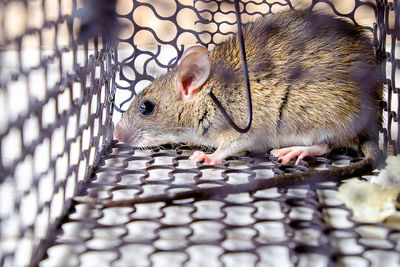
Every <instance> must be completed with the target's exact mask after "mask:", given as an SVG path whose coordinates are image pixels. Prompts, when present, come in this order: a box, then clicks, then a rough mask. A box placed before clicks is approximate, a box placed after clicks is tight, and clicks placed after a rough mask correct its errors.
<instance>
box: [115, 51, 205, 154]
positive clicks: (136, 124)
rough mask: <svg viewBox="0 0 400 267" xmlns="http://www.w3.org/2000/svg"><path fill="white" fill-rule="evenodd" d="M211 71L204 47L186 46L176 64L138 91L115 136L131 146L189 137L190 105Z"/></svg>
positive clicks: (191, 111) (191, 109)
mask: <svg viewBox="0 0 400 267" xmlns="http://www.w3.org/2000/svg"><path fill="white" fill-rule="evenodd" d="M209 74H210V62H209V59H208V56H207V50H206V49H205V48H204V47H200V46H194V47H191V48H189V49H187V50H186V51H185V52H184V54H183V56H182V59H181V61H180V63H179V65H178V67H177V68H175V69H174V70H172V71H170V72H168V73H167V74H165V75H162V76H161V77H159V78H157V79H156V80H155V81H154V82H153V83H152V84H151V85H149V86H148V87H147V88H146V89H144V90H143V91H142V92H140V93H139V94H138V95H137V96H136V97H135V98H134V99H133V101H132V103H131V104H130V106H129V108H128V110H127V111H126V112H125V113H124V115H123V117H122V119H121V120H120V121H119V122H118V124H117V125H116V127H115V130H114V136H115V138H116V139H117V140H119V141H121V142H124V143H127V144H129V145H133V146H156V145H161V144H166V143H172V142H187V141H190V140H188V139H190V138H188V136H189V135H190V134H193V124H192V122H191V120H192V119H193V116H192V115H193V113H194V112H195V111H194V110H193V106H194V103H195V101H196V100H195V98H196V97H197V93H198V92H199V91H200V89H201V87H202V85H203V84H204V83H205V82H206V80H207V79H208V77H209Z"/></svg>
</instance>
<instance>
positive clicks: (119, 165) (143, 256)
mask: <svg viewBox="0 0 400 267" xmlns="http://www.w3.org/2000/svg"><path fill="white" fill-rule="evenodd" d="M191 153H192V151H191V149H189V148H188V147H177V148H175V149H170V150H159V149H154V150H132V148H130V147H128V146H126V145H123V144H118V143H114V145H113V148H112V152H111V153H110V154H108V155H106V156H104V157H103V158H102V161H101V163H100V164H99V165H98V166H97V168H96V170H95V173H94V176H93V177H92V178H91V182H90V184H89V185H88V187H87V190H86V192H85V194H84V195H83V196H82V197H81V198H79V199H81V200H85V199H86V200H88V199H91V198H96V199H98V200H104V201H108V200H122V199H132V198H134V197H144V196H150V195H154V194H161V193H165V192H167V191H174V190H191V189H193V188H196V187H215V186H221V185H224V184H238V183H246V182H248V181H250V180H252V179H267V178H269V177H272V176H273V175H274V173H282V172H286V173H289V172H298V171H304V170H306V169H307V167H306V166H309V167H310V166H312V167H314V168H318V169H326V168H329V167H330V166H345V165H349V164H351V163H352V162H355V161H357V160H359V158H355V157H351V156H338V155H336V156H328V157H325V158H309V159H307V160H306V161H305V162H304V165H299V166H294V165H281V164H279V163H278V162H277V161H274V160H273V159H272V158H270V157H269V156H267V155H257V156H255V155H254V156H248V157H239V158H230V159H228V160H226V163H225V165H224V166H220V167H215V166H214V167H213V166H208V165H202V164H196V163H193V162H192V161H191V160H189V159H188V158H189V155H190V154H191ZM375 174H376V173H374V174H372V175H375ZM372 175H371V176H372ZM371 176H366V177H363V178H365V179H369V178H371ZM336 192H337V184H335V183H321V184H310V185H306V186H296V187H293V188H290V189H285V188H272V189H266V190H259V191H256V192H254V193H240V194H231V195H228V196H227V197H225V198H219V197H216V198H213V199H207V200H201V201H193V200H192V199H185V200H179V201H175V202H173V203H169V204H166V203H164V202H156V203H149V204H136V205H134V206H132V207H116V208H102V207H101V206H92V205H89V204H84V203H81V204H77V205H76V206H75V207H74V209H73V210H72V211H71V213H70V215H69V216H68V219H67V221H66V222H65V223H64V224H63V225H62V226H61V229H60V231H59V232H58V235H57V237H56V239H55V241H54V244H53V246H51V247H50V248H49V249H48V250H47V253H48V256H49V258H48V259H46V260H44V261H42V262H41V265H42V266H58V265H60V264H68V265H75V266H81V265H84V266H108V265H112V266H150V265H151V266H183V265H185V266H254V265H256V266H293V265H297V266H327V264H329V266H334V265H338V266H398V265H399V260H400V258H399V253H400V251H399V249H398V240H399V238H400V231H399V230H400V221H397V218H399V219H400V217H397V215H396V216H394V217H393V219H392V221H389V222H388V223H386V224H383V223H382V224H367V223H357V222H355V221H353V220H352V219H351V212H350V211H349V210H348V209H347V208H345V207H344V206H343V204H342V203H341V202H340V201H339V200H337V199H336V198H335V194H336ZM398 229H399V230H398ZM65 260H66V261H65Z"/></svg>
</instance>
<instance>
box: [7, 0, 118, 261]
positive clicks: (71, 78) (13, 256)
mask: <svg viewBox="0 0 400 267" xmlns="http://www.w3.org/2000/svg"><path fill="white" fill-rule="evenodd" d="M77 10H78V6H77V1H75V0H71V1H53V0H43V1H1V3H0V102H1V105H0V106H1V107H0V113H1V119H0V120H1V123H0V151H1V158H0V239H1V245H0V265H1V266H3V265H4V266H26V265H28V264H30V263H34V262H37V261H39V260H40V258H41V256H42V253H43V247H44V246H43V245H44V243H45V241H46V239H47V238H48V237H49V236H51V235H52V233H53V232H54V229H55V228H56V227H57V225H58V223H59V221H60V220H61V218H62V217H63V216H64V214H66V213H67V211H68V209H69V207H70V204H71V199H72V198H73V197H74V196H75V195H76V194H77V193H78V191H79V190H80V188H81V186H82V184H84V183H85V182H86V180H87V178H88V177H89V175H90V173H91V170H92V168H93V166H94V165H96V160H98V158H99V155H100V151H101V148H102V146H105V145H106V144H107V143H110V141H111V140H112V122H111V115H110V110H111V109H110V108H111V107H112V106H111V99H112V98H111V97H112V94H113V93H112V90H113V88H114V85H113V84H114V82H113V79H114V76H115V71H116V67H115V64H114V60H113V57H114V51H113V50H112V49H111V48H108V49H106V48H104V46H103V44H102V42H101V39H100V40H99V39H96V40H91V41H90V42H89V43H85V44H79V43H78V42H77V25H78V23H79V21H80V20H79V18H78V17H77Z"/></svg>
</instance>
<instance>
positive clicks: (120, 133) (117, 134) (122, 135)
mask: <svg viewBox="0 0 400 267" xmlns="http://www.w3.org/2000/svg"><path fill="white" fill-rule="evenodd" d="M114 138H115V139H117V140H118V141H120V142H123V143H129V142H128V140H129V136H128V134H127V133H126V131H125V130H124V129H123V128H122V127H121V125H120V124H119V123H118V124H117V125H116V126H115V128H114Z"/></svg>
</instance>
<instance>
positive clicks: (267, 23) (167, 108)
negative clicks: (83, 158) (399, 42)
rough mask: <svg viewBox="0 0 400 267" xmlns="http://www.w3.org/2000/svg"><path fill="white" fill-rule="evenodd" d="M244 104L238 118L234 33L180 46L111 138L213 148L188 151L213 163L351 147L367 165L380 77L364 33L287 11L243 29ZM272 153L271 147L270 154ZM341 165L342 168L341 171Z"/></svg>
mask: <svg viewBox="0 0 400 267" xmlns="http://www.w3.org/2000/svg"><path fill="white" fill-rule="evenodd" d="M243 39H244V45H245V49H246V50H245V51H246V57H247V66H248V73H249V84H250V91H251V102H252V106H253V109H252V115H253V120H252V126H251V128H250V130H249V131H248V132H246V133H240V132H238V131H236V130H235V129H233V128H232V127H231V126H230V124H229V123H228V121H227V120H226V118H225V117H224V116H223V114H222V112H221V111H220V109H219V108H218V107H217V106H216V105H215V103H214V102H213V101H212V99H211V98H210V96H209V94H208V93H207V91H212V93H213V95H215V97H216V98H217V99H218V100H219V102H220V103H221V105H222V106H223V107H224V109H225V110H226V112H227V113H229V114H231V116H232V118H233V120H235V121H236V122H237V123H238V124H239V125H241V126H243V125H244V124H245V123H246V119H247V116H248V110H247V104H246V89H245V83H244V78H243V67H242V59H241V56H240V49H239V41H238V38H237V37H236V36H235V37H231V38H228V39H227V40H226V41H224V42H223V43H221V44H219V45H217V46H216V47H215V48H214V49H213V50H212V51H208V50H207V49H206V48H205V47H202V46H199V45H195V46H192V47H190V48H188V49H186V50H185V51H184V53H183V55H182V57H181V59H180V61H179V63H178V65H177V67H176V68H174V69H172V70H171V71H169V72H168V73H166V74H164V75H162V76H160V77H158V78H157V79H156V80H155V81H154V82H153V83H152V84H150V85H149V86H148V87H147V88H146V89H144V90H143V91H142V92H140V93H139V94H138V95H137V96H136V97H135V98H134V100H133V101H132V103H131V104H130V106H129V108H128V110H127V111H126V112H125V114H124V115H123V117H122V119H121V120H120V121H119V122H118V124H117V125H116V127H115V130H114V136H115V137H116V139H118V140H119V141H121V142H124V143H127V144H129V145H132V146H135V147H145V146H157V145H162V144H165V143H187V142H189V143H195V144H199V145H203V146H207V147H213V148H216V150H215V152H213V153H212V154H206V153H204V152H203V151H196V152H194V153H193V155H192V156H191V157H190V158H191V159H192V160H194V161H196V162H199V161H204V162H205V163H207V164H212V165H218V164H222V163H223V160H224V159H225V158H227V157H229V156H232V155H235V154H237V153H239V152H243V151H250V152H255V153H259V152H263V153H266V152H268V151H270V153H271V154H272V155H274V156H275V157H277V158H278V159H279V160H280V161H281V162H282V163H283V164H285V163H288V162H290V161H291V160H292V159H296V164H298V163H299V162H301V159H303V158H304V157H307V156H320V155H324V154H326V153H328V152H330V151H331V150H333V149H335V148H339V147H346V148H355V149H358V150H361V151H362V152H363V153H364V155H365V157H366V159H367V160H369V161H368V164H370V165H371V166H372V168H373V167H376V166H377V162H378V161H379V160H381V159H382V156H381V151H380V150H379V147H378V128H379V127H378V125H379V123H380V122H381V115H380V105H381V101H382V90H383V89H382V88H383V86H382V77H381V73H380V70H379V67H378V60H377V57H376V56H375V53H374V49H373V45H372V41H371V40H370V38H369V37H368V35H367V33H366V30H364V29H363V28H362V27H360V26H356V25H353V24H352V23H350V22H347V21H345V20H342V19H339V18H335V17H333V16H330V15H325V14H319V13H315V12H312V11H306V10H290V11H283V12H281V13H277V14H271V15H266V16H264V17H262V18H259V19H257V20H255V21H253V22H251V23H248V24H246V25H245V26H244V27H243ZM271 149H272V151H271ZM348 168H351V167H348Z"/></svg>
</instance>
